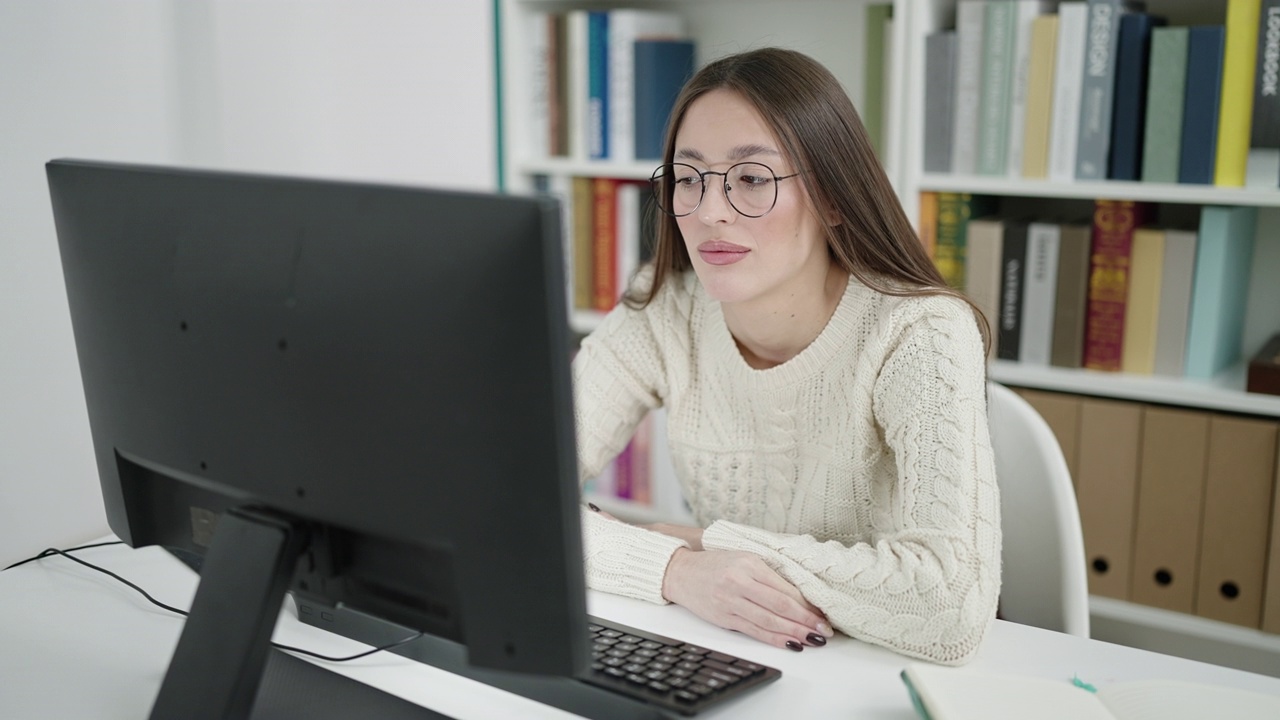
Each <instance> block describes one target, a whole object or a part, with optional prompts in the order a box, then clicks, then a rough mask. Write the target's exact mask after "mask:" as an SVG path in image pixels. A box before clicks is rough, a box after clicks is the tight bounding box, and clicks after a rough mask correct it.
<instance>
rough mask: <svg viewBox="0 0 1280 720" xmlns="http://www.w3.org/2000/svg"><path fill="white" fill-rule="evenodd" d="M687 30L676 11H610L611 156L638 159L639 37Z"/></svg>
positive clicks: (671, 35)
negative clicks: (637, 43) (637, 91)
mask: <svg viewBox="0 0 1280 720" xmlns="http://www.w3.org/2000/svg"><path fill="white" fill-rule="evenodd" d="M683 34H684V20H683V18H682V17H681V16H680V15H677V14H675V13H668V12H660V11H649V10H612V11H610V12H609V142H608V145H609V158H610V159H611V160H615V161H617V162H630V161H632V160H635V159H636V155H635V148H636V128H635V122H636V115H637V108H636V94H637V93H636V50H635V44H636V41H637V40H639V39H641V38H648V39H657V38H663V39H673V38H678V37H680V36H681V35H683Z"/></svg>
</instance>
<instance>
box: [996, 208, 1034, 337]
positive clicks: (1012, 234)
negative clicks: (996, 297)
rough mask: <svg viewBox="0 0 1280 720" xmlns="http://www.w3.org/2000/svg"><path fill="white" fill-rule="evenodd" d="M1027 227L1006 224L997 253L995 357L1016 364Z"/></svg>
mask: <svg viewBox="0 0 1280 720" xmlns="http://www.w3.org/2000/svg"><path fill="white" fill-rule="evenodd" d="M1026 268H1027V224H1026V223H1023V222H1008V223H1005V228H1004V243H1003V247H1002V248H1001V252H1000V318H999V321H1000V330H999V335H1000V338H999V341H998V343H997V348H998V350H997V352H996V357H998V358H1000V359H1001V360H1019V359H1021V358H1020V350H1021V348H1022V302H1023V297H1024V295H1025V292H1026Z"/></svg>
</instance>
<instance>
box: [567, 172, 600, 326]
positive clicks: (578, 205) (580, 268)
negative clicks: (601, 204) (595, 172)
mask: <svg viewBox="0 0 1280 720" xmlns="http://www.w3.org/2000/svg"><path fill="white" fill-rule="evenodd" d="M572 192H573V201H572V212H573V224H572V225H571V226H570V227H571V228H572V229H573V276H572V277H573V307H574V308H576V309H578V310H590V309H592V308H594V307H595V277H596V276H595V266H594V265H595V263H594V260H593V256H594V252H595V251H594V248H593V246H594V233H595V208H594V205H595V195H594V191H593V189H592V182H591V178H587V177H575V178H573V190H572Z"/></svg>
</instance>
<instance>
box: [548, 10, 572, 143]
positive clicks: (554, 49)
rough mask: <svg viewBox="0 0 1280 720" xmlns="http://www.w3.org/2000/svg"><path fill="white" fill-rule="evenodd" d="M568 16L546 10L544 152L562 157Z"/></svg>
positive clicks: (565, 131) (565, 133) (565, 127)
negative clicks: (546, 63)
mask: <svg viewBox="0 0 1280 720" xmlns="http://www.w3.org/2000/svg"><path fill="white" fill-rule="evenodd" d="M568 32H569V16H568V15H566V14H565V13H550V14H549V15H548V27H547V36H548V37H547V56H548V62H549V63H550V68H549V69H548V72H547V154H548V155H550V156H553V157H564V156H566V155H568V154H569V153H570V152H571V150H570V147H569V125H570V121H569V113H570V109H569V63H570V60H569V36H568Z"/></svg>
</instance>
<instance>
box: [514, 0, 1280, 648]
mask: <svg viewBox="0 0 1280 720" xmlns="http://www.w3.org/2000/svg"><path fill="white" fill-rule="evenodd" d="M878 4H884V3H883V2H875V1H874V0H789V1H788V2H777V0H679V1H671V0H647V1H646V0H632V1H631V2H606V1H603V0H596V1H592V0H577V1H571V0H496V5H495V7H496V17H497V22H498V33H497V38H498V48H497V50H498V69H499V78H500V80H499V97H500V103H499V107H500V126H501V128H502V141H501V143H500V150H499V162H500V173H499V176H500V177H501V178H502V179H503V183H504V187H505V189H507V190H511V191H516V192H528V191H532V190H534V189H536V188H537V187H538V186H539V184H540V183H546V182H547V181H548V179H550V181H551V182H552V185H553V186H554V185H555V181H557V180H558V181H560V182H563V181H564V180H565V179H568V178H573V177H612V178H619V179H624V180H645V179H647V178H648V177H649V175H650V173H651V171H652V169H653V167H654V166H655V165H656V164H657V161H628V162H615V161H609V160H591V159H588V158H586V157H584V156H582V155H577V156H570V157H547V156H546V155H545V154H543V153H539V152H537V151H536V150H535V149H534V145H533V144H532V143H530V142H529V140H528V135H529V133H528V132H527V130H528V129H529V127H530V119H529V117H530V110H531V108H532V107H533V105H534V102H533V99H532V98H531V97H530V95H529V88H530V86H531V83H529V82H528V81H527V80H528V76H529V69H528V65H529V62H527V60H528V58H529V56H530V53H531V52H532V49H531V43H530V38H529V36H528V28H529V27H530V21H531V19H532V18H534V17H535V16H536V15H538V14H539V13H546V12H566V11H569V10H575V9H584V8H585V9H591V10H611V9H618V8H645V9H657V10H665V11H670V12H674V13H677V14H679V15H680V16H681V17H682V18H683V19H684V22H685V24H686V29H687V31H688V32H687V34H688V36H689V37H690V38H692V39H693V40H694V41H695V43H696V53H695V65H697V66H701V65H703V64H705V63H706V62H707V61H709V60H711V59H714V58H716V57H719V56H722V55H725V54H729V53H732V52H737V51H741V50H745V49H750V48H754V47H762V46H768V45H779V46H784V47H790V48H794V49H797V50H800V51H803V52H805V53H808V54H810V55H812V56H813V57H815V58H816V59H818V60H819V61H821V62H823V63H824V64H825V65H826V66H827V67H828V68H830V69H831V70H832V72H833V73H834V74H835V75H836V76H837V78H839V79H840V81H841V82H842V84H844V86H845V88H846V90H847V91H848V92H849V95H850V97H851V98H852V99H853V100H854V103H855V105H856V106H857V107H858V108H859V110H860V112H866V109H865V108H864V105H863V100H864V98H863V91H864V76H863V73H864V72H865V70H866V65H867V63H866V60H865V58H864V57H862V55H861V54H860V52H859V48H860V47H861V45H862V43H860V42H859V40H860V39H861V38H863V34H864V32H865V31H866V23H867V11H868V8H869V7H870V6H872V5H878ZM1146 4H1147V8H1148V10H1149V11H1152V12H1155V13H1159V14H1162V15H1164V16H1165V17H1167V18H1168V22H1169V24H1170V25H1203V24H1222V23H1223V20H1224V16H1225V7H1226V4H1227V0H1148V1H1147V3H1146ZM892 5H893V24H892V27H891V30H890V31H889V33H887V34H886V40H887V42H886V48H887V50H886V52H885V56H884V57H883V58H882V60H883V62H884V63H885V64H886V67H887V70H886V75H885V76H884V77H885V88H886V90H885V97H884V99H883V103H884V104H883V108H884V113H885V123H884V125H885V138H884V144H883V146H882V147H883V150H882V158H883V161H884V164H885V168H886V171H887V173H888V175H889V177H890V180H891V181H892V182H893V184H894V187H895V188H896V189H897V191H898V194H899V197H900V199H901V201H902V203H903V206H904V209H905V210H906V212H907V215H908V217H910V218H912V219H917V218H918V217H919V196H920V193H921V192H925V191H938V192H968V193H975V194H984V195H992V196H997V197H1000V198H1002V199H1003V200H1005V201H1009V202H1013V203H1015V204H1016V205H1017V207H1019V208H1020V209H1023V210H1025V209H1026V208H1028V207H1035V206H1036V205H1038V204H1043V205H1044V206H1045V207H1052V208H1061V207H1064V206H1073V204H1074V206H1075V207H1083V206H1085V205H1087V204H1089V203H1091V202H1092V201H1093V200H1095V199H1106V198H1110V199H1126V200H1138V201H1148V202H1153V203H1158V204H1160V205H1161V206H1162V207H1172V206H1177V207H1176V208H1175V209H1174V210H1173V211H1172V212H1175V213H1177V212H1183V213H1185V212H1188V211H1192V212H1194V211H1195V210H1196V209H1197V208H1198V207H1199V206H1204V205H1226V206H1251V207H1256V208H1258V209H1259V213H1258V220H1257V235H1256V239H1255V243H1254V257H1253V263H1252V275H1251V278H1250V292H1249V296H1248V300H1247V309H1246V318H1245V323H1244V332H1243V335H1244V341H1243V342H1244V346H1245V347H1244V349H1243V350H1244V355H1243V357H1244V358H1245V359H1246V360H1247V358H1248V356H1249V354H1250V353H1251V352H1252V351H1253V350H1256V348H1258V347H1260V346H1261V345H1262V343H1263V342H1265V340H1266V338H1267V337H1269V336H1270V335H1271V334H1272V333H1275V332H1277V331H1280V283H1277V282H1275V281H1274V277H1275V275H1276V274H1277V273H1280V189H1277V190H1275V191H1272V190H1269V189H1268V190H1259V189H1251V188H1217V187H1213V186H1205V185H1182V184H1169V183H1143V182H1119V181H1093V182H1052V181H1047V180H1022V179H1020V178H1004V177H988V176H976V175H950V174H938V173H926V172H925V171H924V169H923V168H924V163H923V148H922V144H923V143H922V142H920V139H921V138H922V137H923V131H924V118H925V102H924V100H925V98H924V87H925V82H926V67H925V65H926V63H925V38H926V36H928V35H929V34H930V33H932V32H934V31H937V30H940V29H944V28H952V27H955V19H956V7H957V0H894V2H892ZM602 317H603V313H602V312H599V311H596V310H585V309H575V310H573V311H572V312H571V316H570V324H571V327H572V328H573V329H574V330H575V331H577V332H578V333H582V334H585V333H588V332H590V331H591V330H592V329H593V328H594V327H595V326H596V325H597V324H598V323H599V321H600V319H601V318H602ZM990 375H991V378H992V379H993V380H996V381H998V382H1002V383H1005V384H1008V385H1013V386H1019V387H1026V388H1033V389H1042V390H1048V391H1058V392H1069V393H1075V394H1079V395H1086V396H1093V397H1100V398H1111V399H1118V400H1127V401H1134V402H1140V403H1154V404H1161V405H1172V406H1181V407H1188V408H1195V409H1201V410H1207V411H1214V412H1224V413H1239V414H1245V415H1253V416H1260V417H1264V418H1274V419H1280V396H1268V395H1259V394H1253V393H1246V392H1244V364H1243V363H1239V364H1237V365H1236V366H1234V367H1231V368H1228V369H1227V370H1225V371H1223V372H1221V373H1219V374H1218V375H1217V376H1216V377H1214V378H1212V379H1210V380H1189V379H1183V378H1171V377H1152V376H1139V375H1132V374H1124V373H1118V372H1099V371H1092V370H1078V369H1063V368H1056V367H1049V366H1030V365H1024V364H1020V363H1017V362H1008V361H995V362H993V363H992V365H991V366H990ZM654 482H655V483H665V484H667V486H668V490H670V489H673V488H674V487H675V480H674V473H673V471H671V470H670V468H666V469H664V470H661V471H657V473H656V474H655V477H654ZM600 500H601V501H600V502H599V503H598V504H600V505H601V507H603V508H604V509H606V510H609V511H610V512H613V513H614V514H616V515H618V516H620V517H624V518H627V519H633V520H636V521H640V522H654V521H661V520H676V521H679V520H682V519H685V517H687V516H681V515H680V513H678V512H672V511H667V510H661V509H654V508H652V507H645V506H639V505H637V504H634V503H628V502H627V501H625V500H621V501H620V500H618V499H617V498H600ZM1092 614H1093V616H1094V624H1095V628H1096V630H1097V633H1095V634H1097V635H1098V636H1099V637H1102V638H1103V639H1113V640H1114V641H1117V642H1124V643H1126V644H1131V645H1135V646H1137V647H1147V648H1149V649H1153V650H1159V651H1163V652H1171V653H1176V654H1180V655H1184V656H1187V657H1192V658H1196V659H1201V660H1205V661H1208V662H1216V663H1221V664H1226V665H1234V666H1236V667H1243V668H1245V669H1250V670H1254V671H1259V672H1268V668H1272V670H1270V672H1272V673H1274V672H1275V671H1274V668H1277V667H1280V636H1275V635H1269V634H1266V633H1261V632H1256V631H1246V630H1243V629H1241V628H1237V627H1235V626H1228V625H1225V624H1222V623H1216V622H1214V621H1207V620H1202V619H1201V618H1197V617H1193V616H1189V615H1180V614H1178V613H1170V612H1168V611H1164V610H1159V609H1155V608H1148V607H1144V606H1141V605H1137V604H1134V603H1129V602H1125V601H1119V600H1114V599H1111V598H1102V597H1095V598H1094V599H1093V602H1092ZM1099 633H1100V634H1099ZM1104 635H1105V637H1104Z"/></svg>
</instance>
